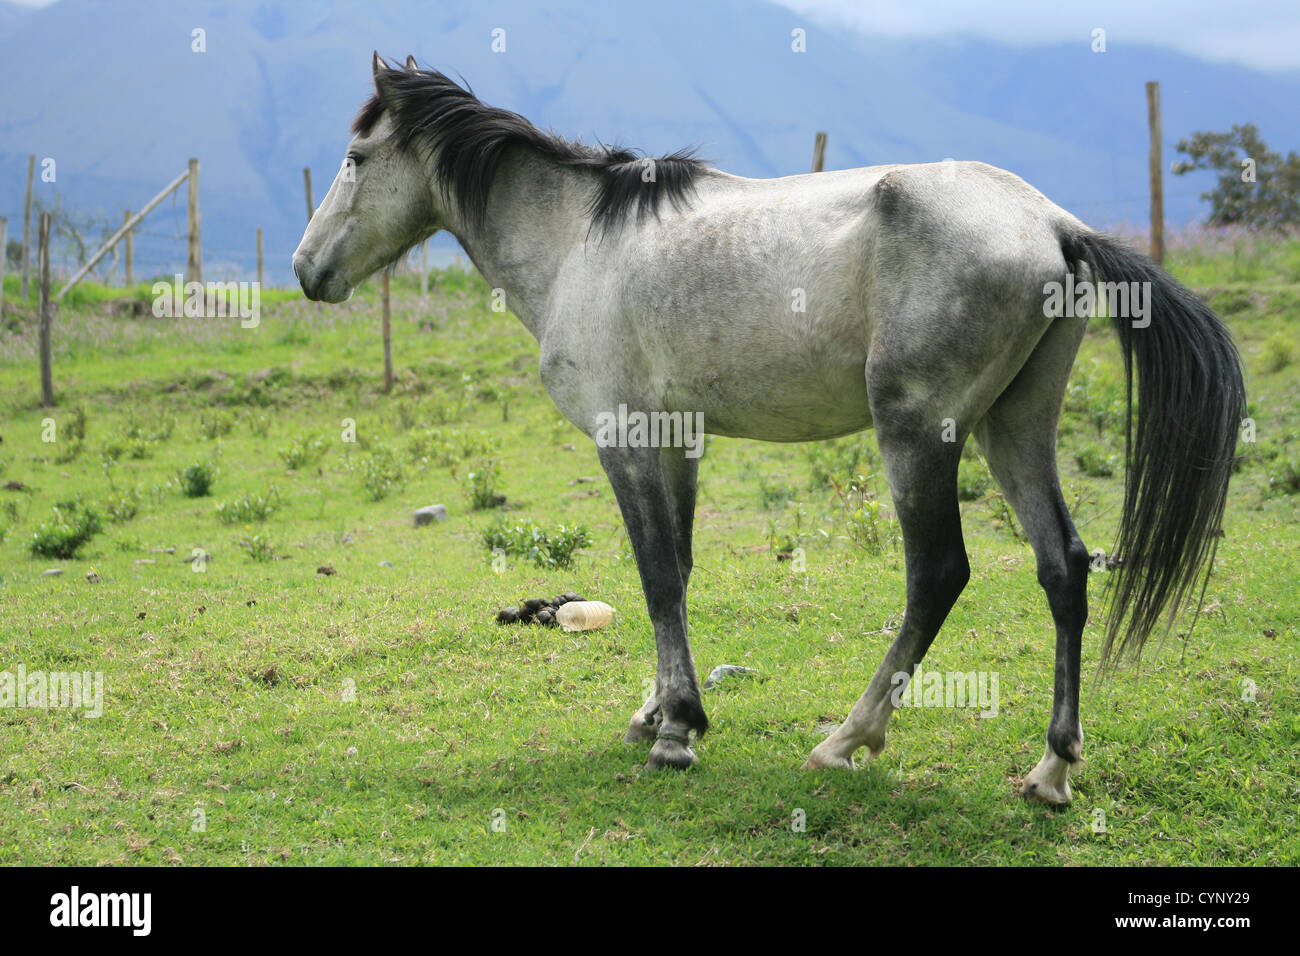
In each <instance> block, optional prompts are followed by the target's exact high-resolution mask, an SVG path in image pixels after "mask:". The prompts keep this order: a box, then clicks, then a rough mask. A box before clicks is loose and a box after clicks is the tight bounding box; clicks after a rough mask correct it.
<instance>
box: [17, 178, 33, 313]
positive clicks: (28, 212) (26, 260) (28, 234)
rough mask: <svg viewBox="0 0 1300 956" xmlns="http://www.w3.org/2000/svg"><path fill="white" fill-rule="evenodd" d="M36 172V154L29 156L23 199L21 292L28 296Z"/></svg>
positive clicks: (23, 295)
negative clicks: (33, 183) (25, 193)
mask: <svg viewBox="0 0 1300 956" xmlns="http://www.w3.org/2000/svg"><path fill="white" fill-rule="evenodd" d="M35 173H36V156H35V155H34V154H33V155H31V156H28V157H27V198H26V199H25V200H23V259H22V266H21V268H22V274H23V279H22V289H21V290H20V294H21V295H22V297H23V298H24V299H26V298H27V280H28V279H29V278H30V277H31V274H32V176H33V175H34V174H35Z"/></svg>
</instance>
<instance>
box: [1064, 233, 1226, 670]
mask: <svg viewBox="0 0 1300 956" xmlns="http://www.w3.org/2000/svg"><path fill="white" fill-rule="evenodd" d="M1061 250H1062V252H1064V254H1065V258H1066V262H1067V263H1071V264H1073V263H1076V262H1086V263H1087V264H1088V266H1089V267H1090V268H1091V270H1092V278H1093V280H1094V281H1100V282H1117V283H1119V282H1122V283H1133V282H1138V283H1143V285H1142V286H1141V287H1140V288H1142V289H1143V290H1144V295H1145V296H1146V298H1145V302H1146V304H1147V309H1148V311H1147V312H1146V315H1145V317H1144V318H1143V319H1142V320H1140V321H1139V320H1137V319H1135V318H1134V316H1133V315H1132V312H1133V310H1132V309H1130V310H1129V313H1130V314H1128V315H1117V314H1115V313H1116V311H1117V310H1116V309H1115V308H1113V307H1112V308H1111V310H1110V314H1111V317H1112V319H1113V321H1114V323H1115V330H1116V332H1117V333H1118V334H1119V342H1120V347H1121V348H1122V349H1123V351H1124V374H1125V378H1126V381H1127V384H1128V421H1127V424H1126V426H1125V463H1126V466H1127V472H1126V475H1125V480H1124V511H1123V514H1122V515H1121V517H1120V525H1119V537H1118V540H1117V541H1116V543H1115V548H1114V550H1113V552H1112V553H1113V555H1114V556H1115V558H1116V559H1117V560H1118V561H1119V564H1118V566H1117V567H1116V568H1115V569H1114V570H1113V572H1112V573H1111V574H1110V575H1109V582H1108V586H1107V589H1106V591H1107V596H1108V597H1109V598H1110V613H1109V614H1108V615H1107V625H1106V643H1105V645H1104V646H1103V648H1102V655H1101V660H1102V664H1103V666H1104V665H1105V664H1106V662H1107V661H1108V660H1109V658H1110V655H1111V652H1112V650H1116V651H1117V652H1118V653H1117V656H1118V657H1120V658H1123V657H1124V656H1125V655H1129V656H1131V657H1133V658H1137V657H1138V656H1140V654H1141V652H1142V645H1143V644H1145V643H1146V640H1147V638H1148V637H1149V636H1150V634H1151V632H1152V631H1153V630H1154V629H1155V627H1156V625H1157V624H1158V623H1159V621H1160V616H1161V614H1162V612H1163V611H1164V609H1165V608H1166V607H1168V608H1169V622H1168V625H1167V627H1172V626H1173V622H1174V618H1175V616H1176V615H1177V613H1178V611H1179V609H1180V608H1181V607H1182V605H1183V603H1184V601H1185V600H1186V598H1187V596H1188V593H1189V591H1191V590H1192V589H1193V588H1194V587H1195V585H1196V582H1197V580H1198V578H1199V577H1200V576H1201V573H1202V570H1204V574H1205V577H1206V580H1207V581H1208V578H1209V574H1210V569H1211V567H1212V566H1213V564H1214V552H1215V548H1216V546H1217V544H1218V537H1219V535H1220V534H1221V531H1220V527H1219V524H1220V522H1221V520H1222V518H1223V506H1224V503H1225V502H1226V500H1227V496H1228V478H1229V476H1230V475H1231V473H1232V463H1233V456H1234V454H1235V452H1236V447H1237V430H1238V428H1239V427H1240V426H1241V420H1242V417H1243V416H1244V415H1245V413H1246V387H1245V384H1244V383H1243V381H1242V374H1241V359H1240V357H1239V356H1238V354H1237V349H1236V346H1235V345H1233V342H1232V338H1231V336H1230V335H1229V334H1228V330H1227V329H1226V328H1225V327H1224V325H1223V323H1222V322H1221V321H1220V320H1219V317H1218V316H1217V315H1215V314H1214V312H1213V311H1212V310H1211V309H1210V307H1209V306H1207V305H1206V304H1205V303H1204V302H1202V301H1201V300H1200V299H1199V298H1197V296H1196V295H1195V294H1193V293H1192V292H1191V291H1190V290H1188V289H1186V288H1184V287H1183V286H1181V285H1179V284H1178V282H1176V281H1175V280H1174V279H1173V277H1171V276H1170V275H1169V274H1168V273H1167V272H1165V271H1164V270H1163V269H1161V268H1160V267H1159V266H1157V265H1156V264H1155V263H1154V262H1152V261H1151V260H1150V259H1148V258H1147V257H1146V256H1144V255H1142V254H1141V253H1138V252H1134V251H1133V250H1132V249H1130V248H1129V247H1128V246H1126V245H1125V244H1124V243H1123V242H1122V241H1120V240H1119V239H1115V238H1113V237H1110V236H1104V235H1100V234H1098V233H1091V232H1082V233H1078V234H1075V235H1069V236H1066V237H1064V238H1063V239H1062V241H1061ZM1099 302H1100V296H1099ZM1130 304H1131V302H1130ZM1135 322H1137V323H1138V327H1135V325H1134V323H1135ZM1147 322H1149V323H1150V324H1146V323H1147ZM1135 364H1136V366H1137V431H1136V435H1135V434H1134V429H1133V370H1134V365H1135ZM1203 591H1204V584H1202V593H1203ZM1126 621H1127V625H1128V626H1127V629H1124V624H1125V622H1126Z"/></svg>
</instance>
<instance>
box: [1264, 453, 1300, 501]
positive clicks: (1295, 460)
mask: <svg viewBox="0 0 1300 956" xmlns="http://www.w3.org/2000/svg"><path fill="white" fill-rule="evenodd" d="M1268 487H1269V490H1270V491H1272V492H1275V493H1276V492H1281V493H1282V494H1284V495H1294V494H1296V493H1297V492H1300V455H1295V454H1292V455H1291V456H1290V457H1288V458H1284V459H1282V460H1281V461H1279V462H1278V463H1277V464H1276V465H1274V466H1273V467H1272V468H1270V469H1269V472H1268Z"/></svg>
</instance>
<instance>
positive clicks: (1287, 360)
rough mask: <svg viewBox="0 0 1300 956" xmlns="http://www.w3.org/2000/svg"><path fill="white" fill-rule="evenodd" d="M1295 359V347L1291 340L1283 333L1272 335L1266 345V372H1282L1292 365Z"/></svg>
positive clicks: (1264, 355)
mask: <svg viewBox="0 0 1300 956" xmlns="http://www.w3.org/2000/svg"><path fill="white" fill-rule="evenodd" d="M1294 358H1295V346H1294V345H1293V344H1292V342H1291V339H1290V338H1289V337H1287V336H1285V335H1282V334H1281V333H1278V334H1275V335H1271V336H1269V338H1268V341H1266V342H1265V343H1264V348H1263V362H1264V371H1265V372H1280V371H1282V369H1284V368H1286V367H1287V366H1288V365H1290V364H1291V362H1292V360H1293V359H1294Z"/></svg>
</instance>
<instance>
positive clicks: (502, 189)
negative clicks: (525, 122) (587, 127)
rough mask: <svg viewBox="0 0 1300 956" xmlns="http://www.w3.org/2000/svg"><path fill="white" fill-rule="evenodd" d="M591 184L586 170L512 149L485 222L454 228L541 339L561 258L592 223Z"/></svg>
mask: <svg viewBox="0 0 1300 956" xmlns="http://www.w3.org/2000/svg"><path fill="white" fill-rule="evenodd" d="M587 188H589V187H586V186H585V185H584V183H583V181H582V174H581V173H578V172H576V171H574V170H571V169H566V168H563V167H560V166H557V165H555V164H553V163H551V162H548V161H547V160H545V159H543V158H542V157H540V156H537V155H534V154H532V153H529V152H526V151H524V150H514V151H512V152H511V153H510V154H508V155H507V156H506V157H505V158H504V159H503V160H502V162H501V166H500V167H499V168H498V169H497V172H496V175H495V177H494V178H493V181H492V189H491V192H490V194H489V197H488V205H487V214H486V216H485V217H484V219H483V222H482V223H481V224H479V225H470V224H468V223H463V222H462V223H459V224H457V225H454V226H453V227H452V228H451V230H450V231H451V232H452V234H453V235H455V236H456V238H457V239H458V240H459V241H460V244H461V246H462V248H464V250H465V252H466V253H467V254H468V255H469V257H470V260H471V261H472V262H473V263H474V265H475V267H476V268H477V269H478V271H479V272H480V273H482V275H483V278H484V279H486V280H487V282H488V285H490V286H491V287H492V288H493V289H501V290H503V292H504V294H505V304H506V307H507V308H508V309H510V311H511V312H513V313H514V314H515V315H517V316H518V317H519V319H520V320H521V321H522V322H523V324H524V325H525V326H526V327H527V328H528V330H529V331H530V332H531V333H532V334H533V336H534V337H535V338H537V339H538V340H540V339H541V336H542V325H543V323H544V321H545V316H546V306H547V303H548V302H549V300H550V297H551V289H552V286H553V285H554V283H555V280H556V277H557V276H558V274H559V271H560V265H561V263H562V262H563V261H564V258H565V257H566V256H567V255H568V253H569V250H570V249H572V247H573V245H574V244H575V243H576V242H581V241H582V238H583V236H584V235H585V233H586V230H587V225H588V223H587V215H586V209H585V205H586V202H587V195H588V194H587V192H586V189H587Z"/></svg>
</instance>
